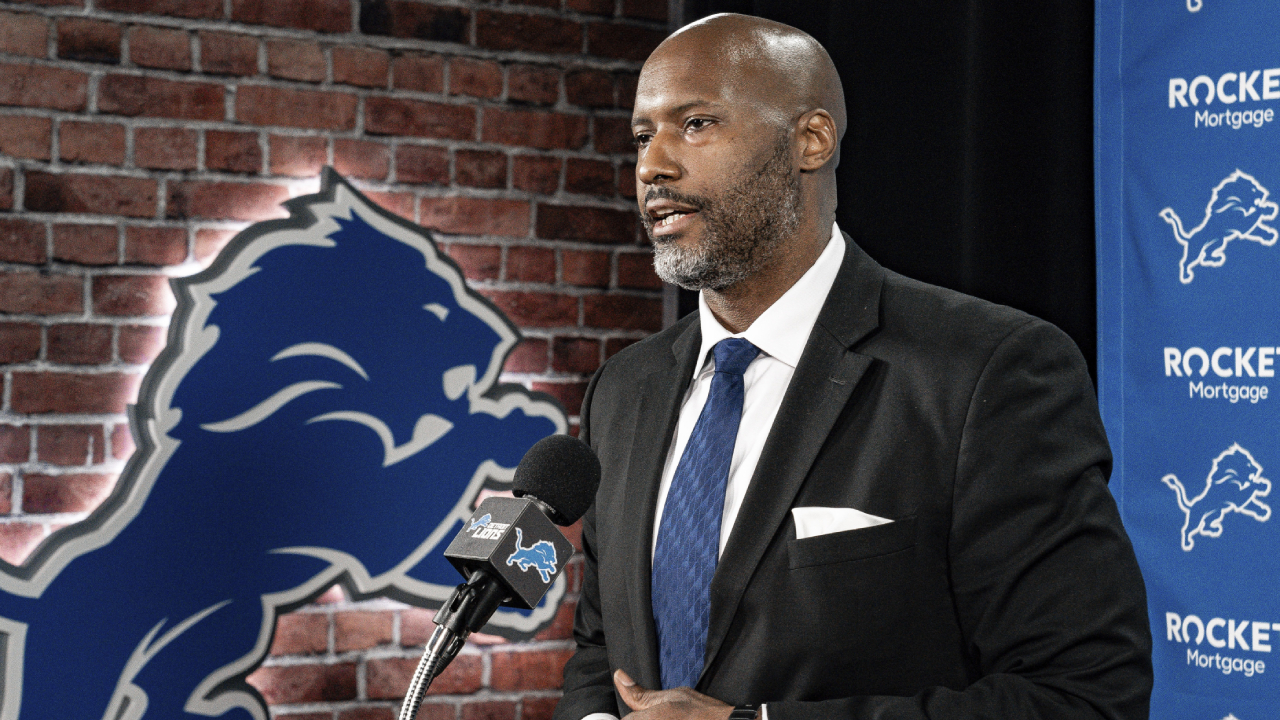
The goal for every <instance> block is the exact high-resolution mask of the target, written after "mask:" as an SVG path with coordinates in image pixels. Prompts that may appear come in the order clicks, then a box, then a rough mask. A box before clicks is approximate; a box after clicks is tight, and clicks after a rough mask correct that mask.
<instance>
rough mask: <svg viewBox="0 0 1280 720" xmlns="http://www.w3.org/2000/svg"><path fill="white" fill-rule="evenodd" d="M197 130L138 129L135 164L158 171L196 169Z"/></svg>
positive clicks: (134, 138)
mask: <svg viewBox="0 0 1280 720" xmlns="http://www.w3.org/2000/svg"><path fill="white" fill-rule="evenodd" d="M197 139H198V138H197V135H196V131H194V130H185V129H182V128H137V129H136V130H134V131H133V164H134V165H137V166H138V167H140V168H152V169H155V170H194V169H195V168H196V148H197V145H196V142H197Z"/></svg>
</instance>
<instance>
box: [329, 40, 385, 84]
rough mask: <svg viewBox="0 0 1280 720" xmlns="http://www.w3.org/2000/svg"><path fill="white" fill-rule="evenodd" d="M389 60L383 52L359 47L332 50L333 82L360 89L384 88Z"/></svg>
mask: <svg viewBox="0 0 1280 720" xmlns="http://www.w3.org/2000/svg"><path fill="white" fill-rule="evenodd" d="M390 67H391V58H390V57H389V56H388V55H387V53H386V52H385V51H383V50H374V49H370V48H360V47H336V48H334V49H333V81H334V82H336V83H344V84H347V85H358V86H360V87H372V88H384V87H386V86H387V73H388V71H389V70H390Z"/></svg>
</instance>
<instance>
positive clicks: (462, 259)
mask: <svg viewBox="0 0 1280 720" xmlns="http://www.w3.org/2000/svg"><path fill="white" fill-rule="evenodd" d="M447 252H448V253H449V257H450V258H452V259H453V261H454V262H456V263H458V267H459V268H461V269H462V274H463V275H464V276H465V277H466V278H467V279H469V280H497V279H498V272H499V271H500V270H501V269H502V250H501V248H497V247H494V246H493V245H459V244H457V243H454V244H451V245H449V247H448V251H447Z"/></svg>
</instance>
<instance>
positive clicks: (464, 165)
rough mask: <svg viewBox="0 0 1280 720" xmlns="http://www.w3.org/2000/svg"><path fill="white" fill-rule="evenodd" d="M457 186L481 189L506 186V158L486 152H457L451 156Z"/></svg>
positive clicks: (499, 154) (502, 155) (495, 153)
mask: <svg viewBox="0 0 1280 720" xmlns="http://www.w3.org/2000/svg"><path fill="white" fill-rule="evenodd" d="M453 158H454V169H455V176H456V178H457V182H458V184H459V185H465V186H467V187H482V188H504V187H506V186H507V156H506V155H505V154H504V153H500V152H491V151H488V150H458V151H457V152H455V153H454V155H453Z"/></svg>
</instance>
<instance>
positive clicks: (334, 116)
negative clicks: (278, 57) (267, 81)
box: [236, 85, 356, 130]
mask: <svg viewBox="0 0 1280 720" xmlns="http://www.w3.org/2000/svg"><path fill="white" fill-rule="evenodd" d="M236 118H237V119H238V120H240V121H241V122H245V123H249V124H250V125H280V126H285V127H307V128H318V129H322V130H350V129H352V128H354V127H355V123H356V96H355V95H350V94H347V93H340V92H323V91H318V90H292V89H289V88H273V87H262V86H257V85H253V86H242V87H241V88H240V89H239V91H237V93H236Z"/></svg>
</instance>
